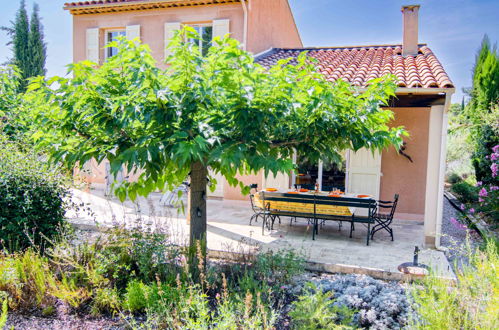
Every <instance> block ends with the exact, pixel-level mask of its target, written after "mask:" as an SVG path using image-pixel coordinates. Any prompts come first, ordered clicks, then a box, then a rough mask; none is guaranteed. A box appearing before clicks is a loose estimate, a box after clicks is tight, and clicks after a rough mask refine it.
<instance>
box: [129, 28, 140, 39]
mask: <svg viewBox="0 0 499 330" xmlns="http://www.w3.org/2000/svg"><path fill="white" fill-rule="evenodd" d="M126 37H127V39H128V40H133V39H135V38H139V39H140V25H128V26H127V27H126Z"/></svg>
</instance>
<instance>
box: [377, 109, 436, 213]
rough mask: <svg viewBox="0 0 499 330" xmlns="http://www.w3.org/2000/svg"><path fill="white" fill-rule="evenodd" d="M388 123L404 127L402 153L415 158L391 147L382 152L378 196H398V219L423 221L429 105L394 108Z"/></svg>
mask: <svg viewBox="0 0 499 330" xmlns="http://www.w3.org/2000/svg"><path fill="white" fill-rule="evenodd" d="M392 111H394V113H395V120H394V121H393V122H392V123H391V126H404V127H405V128H406V130H407V131H408V132H409V134H410V136H409V137H407V138H405V139H404V140H405V141H406V142H407V149H406V150H405V153H406V154H408V155H409V156H411V158H412V160H413V161H414V162H413V163H411V162H410V161H409V160H408V159H407V158H405V157H404V156H402V155H400V154H398V153H397V151H396V150H395V149H394V148H393V147H392V148H389V149H388V150H384V151H383V153H382V155H381V173H383V176H382V177H381V188H380V190H381V191H380V198H381V199H382V200H392V199H393V195H394V194H396V193H398V194H399V195H400V199H399V204H398V206H397V214H398V215H400V214H405V216H402V217H401V218H407V219H414V220H422V219H423V215H424V211H425V193H426V168H427V161H428V134H429V120H430V108H396V109H392Z"/></svg>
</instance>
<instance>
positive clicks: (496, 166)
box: [490, 163, 499, 178]
mask: <svg viewBox="0 0 499 330" xmlns="http://www.w3.org/2000/svg"><path fill="white" fill-rule="evenodd" d="M490 169H491V170H492V177H494V178H495V177H496V176H497V172H498V171H499V166H498V165H497V163H494V164H492V165H491V166H490Z"/></svg>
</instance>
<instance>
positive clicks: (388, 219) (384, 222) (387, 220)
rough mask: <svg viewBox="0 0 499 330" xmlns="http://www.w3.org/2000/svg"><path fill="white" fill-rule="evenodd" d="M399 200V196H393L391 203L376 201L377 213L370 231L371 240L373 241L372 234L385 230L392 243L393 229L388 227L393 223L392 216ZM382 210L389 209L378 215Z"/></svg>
mask: <svg viewBox="0 0 499 330" xmlns="http://www.w3.org/2000/svg"><path fill="white" fill-rule="evenodd" d="M398 200H399V194H395V196H394V197H393V201H382V200H379V201H378V212H377V213H376V215H375V216H374V219H375V220H376V225H375V226H374V227H373V229H372V231H371V239H373V237H374V234H375V233H376V232H378V231H380V230H382V229H384V230H386V231H387V232H388V233H389V234H390V236H391V238H392V241H393V229H392V228H391V227H390V225H391V224H392V221H393V216H394V215H395V209H396V208H397V203H398ZM382 209H385V210H386V209H390V212H388V213H380V212H379V211H381V210H382Z"/></svg>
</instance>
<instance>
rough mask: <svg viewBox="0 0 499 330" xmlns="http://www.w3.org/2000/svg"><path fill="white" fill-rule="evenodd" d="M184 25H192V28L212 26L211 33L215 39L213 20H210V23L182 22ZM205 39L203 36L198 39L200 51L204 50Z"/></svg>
mask: <svg viewBox="0 0 499 330" xmlns="http://www.w3.org/2000/svg"><path fill="white" fill-rule="evenodd" d="M182 26H189V27H192V28H196V27H211V29H212V30H211V34H212V39H213V22H209V23H182ZM202 42H203V39H202V38H199V40H198V49H199V51H200V52H202V50H203V44H202Z"/></svg>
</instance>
